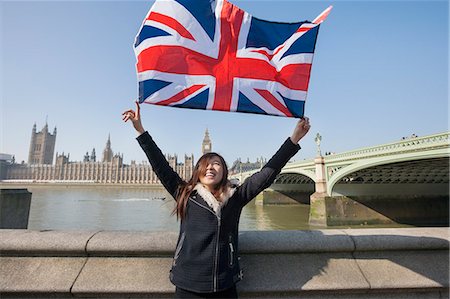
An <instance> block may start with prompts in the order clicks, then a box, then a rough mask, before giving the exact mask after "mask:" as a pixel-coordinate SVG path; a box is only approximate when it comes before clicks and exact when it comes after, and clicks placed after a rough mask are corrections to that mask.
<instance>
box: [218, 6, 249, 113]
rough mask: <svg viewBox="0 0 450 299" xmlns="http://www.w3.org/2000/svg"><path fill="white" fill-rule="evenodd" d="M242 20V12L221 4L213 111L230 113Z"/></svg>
mask: <svg viewBox="0 0 450 299" xmlns="http://www.w3.org/2000/svg"><path fill="white" fill-rule="evenodd" d="M243 18H244V11H242V10H240V9H239V8H238V7H237V6H234V5H233V4H231V3H229V2H227V1H224V2H223V7H222V13H221V23H220V35H221V37H220V46H219V57H218V61H217V64H216V65H215V66H214V73H215V74H214V75H215V77H216V90H215V94H214V104H213V107H212V109H213V110H220V111H230V107H231V98H232V96H233V79H234V77H235V76H234V75H235V73H236V71H235V69H236V68H239V66H238V65H237V63H236V52H237V48H238V38H239V32H240V30H241V25H242V20H243Z"/></svg>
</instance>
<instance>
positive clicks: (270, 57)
mask: <svg viewBox="0 0 450 299" xmlns="http://www.w3.org/2000/svg"><path fill="white" fill-rule="evenodd" d="M283 48H284V45H283V46H282V47H279V48H278V49H276V50H275V52H273V53H272V54H269V53H268V52H267V51H265V50H253V51H252V52H257V53H260V54H263V55H264V56H266V57H267V58H269V60H272V58H273V57H274V56H275V55H277V53H278V52H280V51H281V49H283Z"/></svg>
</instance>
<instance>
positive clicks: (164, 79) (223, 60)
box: [134, 0, 331, 118]
mask: <svg viewBox="0 0 450 299" xmlns="http://www.w3.org/2000/svg"><path fill="white" fill-rule="evenodd" d="M330 9H331V7H329V8H328V9H326V10H325V11H324V12H323V13H322V14H321V15H319V17H317V18H316V19H315V20H314V21H312V22H308V21H305V22H298V23H276V22H269V21H265V20H261V19H258V18H255V17H252V16H251V15H249V14H248V13H247V12H245V11H243V10H242V9H240V8H238V7H237V6H235V5H233V4H231V3H230V2H228V1H226V0H216V1H211V0H195V1H193V0H156V1H155V3H154V5H153V6H152V8H151V9H150V11H149V13H148V14H147V17H146V18H145V20H144V22H143V24H142V27H141V29H140V31H139V33H138V35H137V36H136V42H135V48H134V49H135V54H136V58H137V65H136V68H137V73H138V81H139V102H140V103H144V102H145V103H148V104H155V105H165V106H173V107H182V108H193V109H206V110H220V111H232V112H246V113H257V114H268V115H277V116H284V117H297V118H299V117H302V116H303V111H304V104H305V100H306V94H307V91H308V84H309V78H310V73H311V65H312V60H313V54H314V49H315V44H316V39H317V34H318V30H319V25H320V23H321V22H322V21H323V20H324V19H325V18H326V16H327V15H328V13H329V11H330Z"/></svg>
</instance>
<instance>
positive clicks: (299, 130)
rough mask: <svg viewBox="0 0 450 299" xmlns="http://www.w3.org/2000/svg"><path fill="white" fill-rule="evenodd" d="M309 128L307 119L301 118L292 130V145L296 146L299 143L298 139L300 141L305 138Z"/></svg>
mask: <svg viewBox="0 0 450 299" xmlns="http://www.w3.org/2000/svg"><path fill="white" fill-rule="evenodd" d="M310 127H311V126H310V125H309V118H307V117H303V118H301V119H300V120H299V121H298V122H297V125H296V126H295V128H294V132H292V136H291V141H292V142H293V143H294V144H297V143H298V142H299V141H300V139H302V138H303V136H305V135H306V133H308V131H309V128H310Z"/></svg>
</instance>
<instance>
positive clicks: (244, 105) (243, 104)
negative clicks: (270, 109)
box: [237, 93, 267, 114]
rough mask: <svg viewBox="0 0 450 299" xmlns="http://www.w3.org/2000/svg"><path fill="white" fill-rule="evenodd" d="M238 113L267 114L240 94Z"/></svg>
mask: <svg viewBox="0 0 450 299" xmlns="http://www.w3.org/2000/svg"><path fill="white" fill-rule="evenodd" d="M237 112H247V113H257V114H267V113H266V112H265V111H264V110H262V109H261V108H259V107H258V106H256V105H255V104H253V103H252V101H250V100H249V99H248V98H247V97H246V96H245V95H244V94H242V93H239V102H238V106H237Z"/></svg>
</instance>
